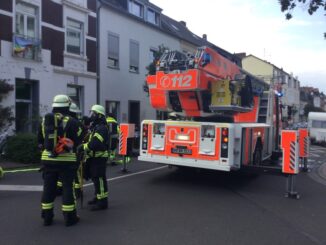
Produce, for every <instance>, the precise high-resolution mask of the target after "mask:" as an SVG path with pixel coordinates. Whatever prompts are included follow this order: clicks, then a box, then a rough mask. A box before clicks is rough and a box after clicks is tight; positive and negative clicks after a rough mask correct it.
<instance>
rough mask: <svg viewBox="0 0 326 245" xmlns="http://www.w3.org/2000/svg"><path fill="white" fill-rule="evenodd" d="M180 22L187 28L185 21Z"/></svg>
mask: <svg viewBox="0 0 326 245" xmlns="http://www.w3.org/2000/svg"><path fill="white" fill-rule="evenodd" d="M179 22H180V24H182V25H183V26H185V27H187V23H186V22H185V21H183V20H180V21H179Z"/></svg>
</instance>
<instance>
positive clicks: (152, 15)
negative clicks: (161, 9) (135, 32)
mask: <svg viewBox="0 0 326 245" xmlns="http://www.w3.org/2000/svg"><path fill="white" fill-rule="evenodd" d="M147 21H148V22H150V23H152V24H154V25H158V24H159V15H158V14H157V13H156V12H155V11H153V10H151V9H147Z"/></svg>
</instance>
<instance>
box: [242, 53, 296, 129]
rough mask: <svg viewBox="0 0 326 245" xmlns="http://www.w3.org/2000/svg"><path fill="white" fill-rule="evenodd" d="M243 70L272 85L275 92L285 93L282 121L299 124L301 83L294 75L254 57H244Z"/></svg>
mask: <svg viewBox="0 0 326 245" xmlns="http://www.w3.org/2000/svg"><path fill="white" fill-rule="evenodd" d="M242 56H243V58H242V68H243V69H245V70H246V71H248V72H250V73H252V74H253V75H256V76H257V77H259V78H261V79H263V80H264V81H265V82H267V83H268V84H270V85H271V86H272V87H273V88H274V90H276V91H278V92H282V93H283V97H281V102H282V106H283V110H282V120H283V121H284V122H285V126H287V124H288V123H290V124H293V123H297V122H299V110H300V109H299V108H300V99H299V98H300V82H299V81H298V79H297V78H296V77H293V74H289V73H287V72H285V71H283V69H281V68H278V67H277V66H276V65H274V64H272V63H270V62H268V61H266V60H262V59H260V58H258V57H256V56H254V55H248V56H244V55H242Z"/></svg>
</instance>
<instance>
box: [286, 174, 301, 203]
mask: <svg viewBox="0 0 326 245" xmlns="http://www.w3.org/2000/svg"><path fill="white" fill-rule="evenodd" d="M285 197H288V198H293V199H297V200H299V199H300V195H299V193H298V192H297V191H296V188H295V175H293V174H289V175H288V176H287V178H286V192H285Z"/></svg>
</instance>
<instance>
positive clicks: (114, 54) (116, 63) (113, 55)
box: [107, 32, 120, 69]
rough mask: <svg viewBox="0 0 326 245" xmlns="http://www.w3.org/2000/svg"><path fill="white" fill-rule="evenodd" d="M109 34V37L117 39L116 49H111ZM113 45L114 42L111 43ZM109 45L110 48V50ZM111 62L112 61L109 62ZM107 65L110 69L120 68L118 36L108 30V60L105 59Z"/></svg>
mask: <svg viewBox="0 0 326 245" xmlns="http://www.w3.org/2000/svg"><path fill="white" fill-rule="evenodd" d="M110 36H111V38H116V39H117V44H116V46H117V47H116V50H113V48H114V47H113V46H111V45H110ZM113 45H115V44H113ZM110 47H111V48H112V49H111V50H110ZM111 62H113V63H111ZM107 67H109V68H112V69H119V68H120V36H119V35H118V34H116V33H112V32H109V33H108V60H107Z"/></svg>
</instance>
